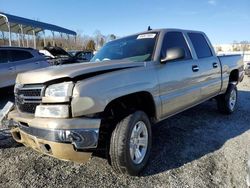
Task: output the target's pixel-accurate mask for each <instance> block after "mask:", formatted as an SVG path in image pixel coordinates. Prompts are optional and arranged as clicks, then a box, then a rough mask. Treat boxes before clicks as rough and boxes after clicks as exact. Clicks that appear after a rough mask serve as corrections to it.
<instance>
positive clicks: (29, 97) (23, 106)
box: [15, 85, 44, 114]
mask: <svg viewBox="0 0 250 188" xmlns="http://www.w3.org/2000/svg"><path fill="white" fill-rule="evenodd" d="M43 88H44V86H43V85H18V86H16V87H15V101H16V106H17V109H18V110H19V111H20V112H24V113H31V114H34V113H35V110H36V106H38V105H39V104H40V103H41V102H42V92H43Z"/></svg>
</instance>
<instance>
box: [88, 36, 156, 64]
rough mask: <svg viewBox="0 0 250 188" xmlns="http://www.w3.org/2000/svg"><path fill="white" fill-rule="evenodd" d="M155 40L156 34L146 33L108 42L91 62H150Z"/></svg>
mask: <svg viewBox="0 0 250 188" xmlns="http://www.w3.org/2000/svg"><path fill="white" fill-rule="evenodd" d="M156 38H157V33H146V34H139V35H133V36H130V37H125V38H121V39H118V40H115V41H112V42H109V43H107V44H106V45H105V46H104V47H102V48H101V50H100V51H98V52H97V53H96V55H95V56H94V57H93V58H92V59H91V61H92V62H93V61H94V62H99V61H105V60H118V59H129V60H131V61H150V60H152V56H153V52H154V47H155V43H156Z"/></svg>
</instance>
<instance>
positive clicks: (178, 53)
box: [161, 48, 185, 63]
mask: <svg viewBox="0 0 250 188" xmlns="http://www.w3.org/2000/svg"><path fill="white" fill-rule="evenodd" d="M183 58H185V51H184V49H183V48H169V49H167V51H166V55H165V57H164V58H162V59H161V63H166V62H168V61H173V60H178V59H183Z"/></svg>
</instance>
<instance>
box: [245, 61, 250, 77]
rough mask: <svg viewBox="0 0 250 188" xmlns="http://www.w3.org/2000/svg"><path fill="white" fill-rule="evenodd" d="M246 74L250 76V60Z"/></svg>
mask: <svg viewBox="0 0 250 188" xmlns="http://www.w3.org/2000/svg"><path fill="white" fill-rule="evenodd" d="M245 74H246V75H248V76H249V77H250V62H248V63H247V64H246V67H245Z"/></svg>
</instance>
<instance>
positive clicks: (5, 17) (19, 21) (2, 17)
mask: <svg viewBox="0 0 250 188" xmlns="http://www.w3.org/2000/svg"><path fill="white" fill-rule="evenodd" d="M6 22H9V23H10V25H11V32H13V33H20V27H19V25H22V26H23V33H24V34H32V32H33V29H34V31H35V32H36V33H38V32H40V31H43V30H50V31H55V32H60V33H66V34H69V35H76V32H75V31H72V30H69V29H66V28H63V27H59V26H56V25H53V24H48V23H44V22H40V21H35V20H31V19H27V18H22V17H19V16H14V15H10V14H6V13H2V12H0V30H1V31H6V32H8V31H9V30H8V26H7V24H6Z"/></svg>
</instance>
